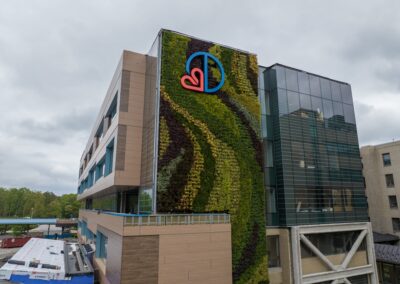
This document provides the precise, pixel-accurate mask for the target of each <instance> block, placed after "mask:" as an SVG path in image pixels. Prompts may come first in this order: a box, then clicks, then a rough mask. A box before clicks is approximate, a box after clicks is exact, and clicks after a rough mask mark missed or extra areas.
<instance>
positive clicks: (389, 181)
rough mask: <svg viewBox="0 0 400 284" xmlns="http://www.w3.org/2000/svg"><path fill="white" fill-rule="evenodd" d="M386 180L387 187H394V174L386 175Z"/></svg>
mask: <svg viewBox="0 0 400 284" xmlns="http://www.w3.org/2000/svg"><path fill="white" fill-rule="evenodd" d="M385 180H386V187H394V178H393V174H387V175H385Z"/></svg>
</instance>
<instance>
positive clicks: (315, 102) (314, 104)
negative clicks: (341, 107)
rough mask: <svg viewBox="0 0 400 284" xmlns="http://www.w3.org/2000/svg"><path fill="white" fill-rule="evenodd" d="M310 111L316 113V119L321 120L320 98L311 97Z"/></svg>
mask: <svg viewBox="0 0 400 284" xmlns="http://www.w3.org/2000/svg"><path fill="white" fill-rule="evenodd" d="M311 105H312V110H313V111H315V112H316V114H317V117H320V118H321V119H322V100H321V98H316V97H311Z"/></svg>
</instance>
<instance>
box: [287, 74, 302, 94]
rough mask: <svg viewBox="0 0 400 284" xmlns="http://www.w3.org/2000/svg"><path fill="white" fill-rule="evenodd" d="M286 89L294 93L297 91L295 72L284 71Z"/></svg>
mask: <svg viewBox="0 0 400 284" xmlns="http://www.w3.org/2000/svg"><path fill="white" fill-rule="evenodd" d="M286 89H288V90H290V91H294V92H298V91H299V85H298V82H297V72H296V71H294V70H292V69H286Z"/></svg>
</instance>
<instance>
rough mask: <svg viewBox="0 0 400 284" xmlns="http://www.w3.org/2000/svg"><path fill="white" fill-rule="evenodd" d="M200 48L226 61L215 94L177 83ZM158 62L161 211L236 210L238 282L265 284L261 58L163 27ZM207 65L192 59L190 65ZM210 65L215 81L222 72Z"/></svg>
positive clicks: (212, 81)
mask: <svg viewBox="0 0 400 284" xmlns="http://www.w3.org/2000/svg"><path fill="white" fill-rule="evenodd" d="M197 51H205V52H209V53H211V54H213V55H214V56H216V57H217V58H218V59H219V60H220V61H221V63H222V65H223V67H224V70H225V83H224V85H223V87H222V89H220V90H219V91H218V92H217V93H215V94H204V93H195V92H192V91H189V90H186V89H183V88H182V86H181V84H180V78H181V77H182V75H183V74H185V63H186V60H187V58H188V57H189V56H190V55H191V54H193V53H194V52H197ZM161 61H162V64H161V87H160V92H161V98H160V127H159V131H160V133H159V137H160V138H159V157H158V177H157V178H158V182H157V208H158V211H159V212H198V213H204V212H227V213H229V214H231V221H232V250H233V251H232V258H233V260H232V261H233V279H234V282H235V283H267V282H268V276H267V266H268V264H267V257H266V240H265V219H264V218H265V216H264V212H265V211H264V204H265V202H264V188H263V172H262V153H261V151H262V147H261V140H260V133H259V132H260V106H259V102H258V98H257V72H258V66H257V59H256V57H255V56H254V55H250V54H247V53H243V52H239V51H236V50H232V49H229V48H226V47H223V46H219V45H215V44H211V43H209V42H203V41H200V40H196V39H192V38H189V37H186V36H182V35H179V34H176V33H173V32H169V31H164V32H163V35H162V56H161ZM202 64H203V63H202V62H201V60H193V62H192V65H193V66H191V67H192V68H194V67H197V68H201V67H202V66H201V65H202ZM209 64H210V65H209V67H210V72H209V74H208V76H209V77H208V81H209V82H210V85H211V87H212V86H213V85H214V86H216V85H217V84H218V82H219V80H220V76H221V74H220V73H219V72H218V69H217V67H216V66H213V65H212V63H209Z"/></svg>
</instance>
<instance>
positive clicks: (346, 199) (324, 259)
mask: <svg viewBox="0 0 400 284" xmlns="http://www.w3.org/2000/svg"><path fill="white" fill-rule="evenodd" d="M78 193H79V195H78V199H79V200H80V201H81V203H82V210H81V211H80V220H79V224H80V226H79V227H80V229H79V235H80V239H81V241H82V242H86V243H94V244H95V246H96V257H95V258H94V262H95V266H96V267H98V268H99V271H100V278H101V282H102V283H232V282H234V283H248V282H249V283H267V282H268V281H269V282H270V283H348V282H349V281H351V283H368V282H370V283H377V282H376V279H377V278H376V265H375V257H374V251H373V245H372V234H371V228H370V225H369V223H368V208H367V203H366V198H365V193H364V188H363V179H362V172H361V163H360V155H359V147H358V140H357V131H356V125H355V119H354V108H353V104H352V95H351V88H350V85H348V84H346V83H342V82H338V81H335V80H330V79H327V78H323V77H321V76H317V75H314V74H310V73H307V72H303V71H300V70H296V69H293V68H290V67H285V66H283V65H278V64H276V65H273V66H271V67H268V68H265V67H262V66H259V65H258V63H257V57H256V55H254V54H251V53H248V52H245V51H241V50H237V49H234V48H230V47H226V46H223V45H219V44H215V43H212V42H208V41H204V40H199V39H197V38H193V37H189V36H186V35H182V34H179V33H176V32H171V31H167V30H162V31H161V32H160V33H159V35H158V37H157V39H156V41H155V42H154V44H153V46H152V48H151V49H150V52H149V53H148V54H146V55H142V54H137V53H133V52H128V51H124V53H123V55H122V59H121V61H120V63H119V65H118V67H117V71H116V72H115V75H114V78H113V80H112V83H111V85H110V88H109V90H108V92H107V95H106V99H105V101H104V103H103V105H102V108H101V111H100V114H99V116H98V119H97V121H96V125H95V127H94V129H93V131H92V133H91V136H90V139H89V142H88V143H87V146H86V149H85V151H84V153H83V155H82V159H81V166H80V177H79V188H78ZM326 281H328V282H326ZM346 281H347V282H346Z"/></svg>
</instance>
